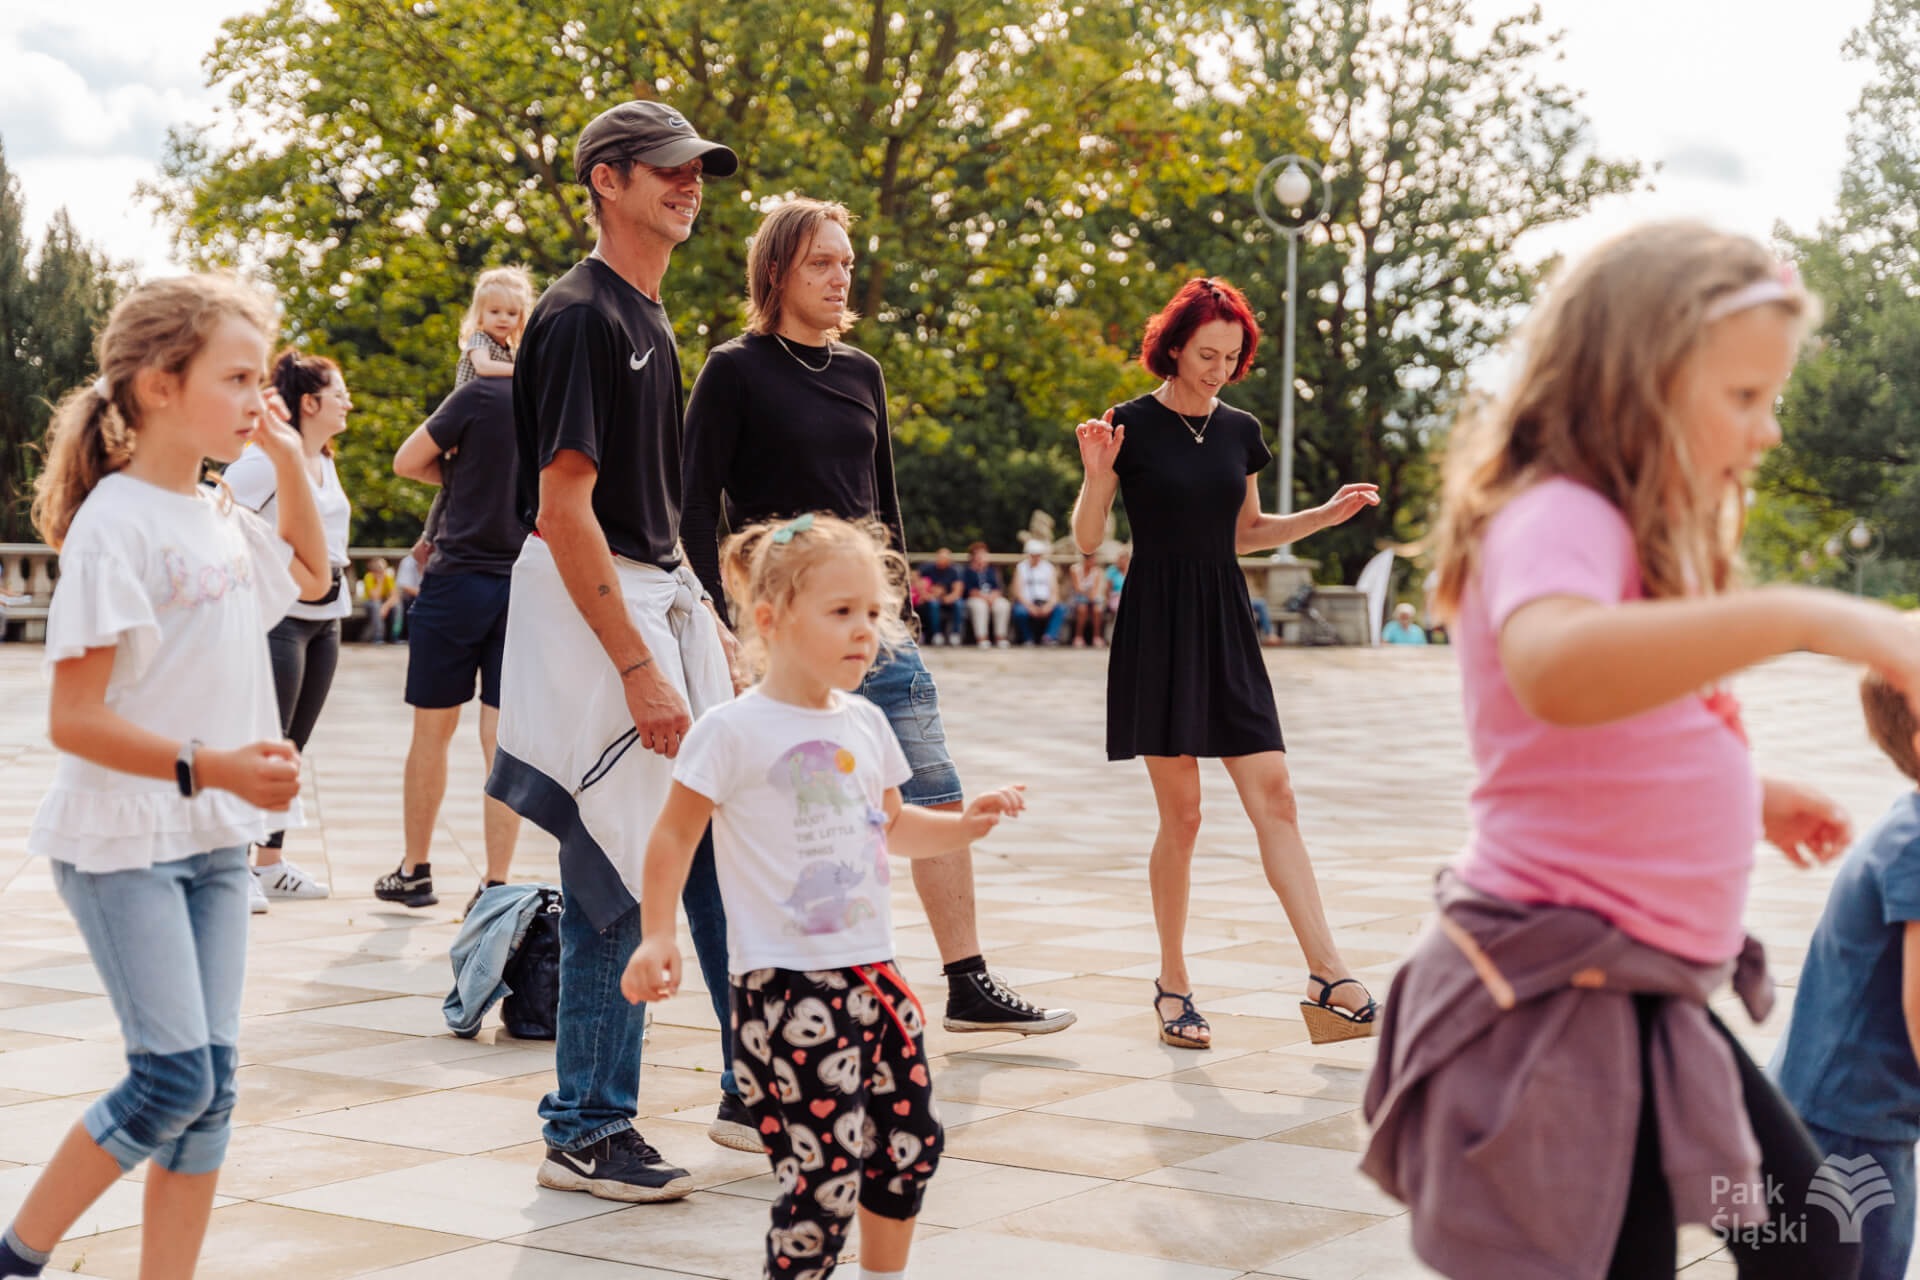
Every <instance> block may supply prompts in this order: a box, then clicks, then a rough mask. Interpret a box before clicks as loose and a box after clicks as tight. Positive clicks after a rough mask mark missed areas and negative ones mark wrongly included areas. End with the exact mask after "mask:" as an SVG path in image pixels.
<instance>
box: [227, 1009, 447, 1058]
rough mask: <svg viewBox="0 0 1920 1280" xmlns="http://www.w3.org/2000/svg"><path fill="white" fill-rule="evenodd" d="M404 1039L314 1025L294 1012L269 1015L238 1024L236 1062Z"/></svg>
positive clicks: (386, 1033)
mask: <svg viewBox="0 0 1920 1280" xmlns="http://www.w3.org/2000/svg"><path fill="white" fill-rule="evenodd" d="M407 1039H409V1037H407V1036H404V1035H400V1034H397V1033H394V1032H389V1031H369V1030H366V1029H365V1028H363V1027H342V1026H336V1025H334V1024H332V1023H326V1022H314V1021H312V1020H310V1019H308V1018H306V1017H304V1016H303V1015H301V1014H297V1013H290V1014H272V1015H268V1016H266V1017H260V1018H247V1019H245V1020H243V1021H242V1022H241V1024H240V1061H241V1062H242V1063H246V1064H251V1063H261V1062H264V1063H278V1062H286V1061H289V1060H291V1059H294V1058H312V1057H317V1056H319V1055H320V1054H323V1053H344V1052H346V1051H347V1050H349V1049H370V1048H374V1047H376V1046H378V1045H383V1044H400V1043H403V1042H404V1041H406V1040H407Z"/></svg>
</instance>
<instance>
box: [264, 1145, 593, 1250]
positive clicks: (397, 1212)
mask: <svg viewBox="0 0 1920 1280" xmlns="http://www.w3.org/2000/svg"><path fill="white" fill-rule="evenodd" d="M272 1203H274V1204H278V1205H283V1206H285V1207H286V1208H289V1209H306V1210H311V1211H313V1212H315V1213H331V1214H337V1215H338V1216H340V1217H343V1218H356V1219H362V1220H366V1221H370V1222H386V1223H392V1224H393V1225H395V1226H402V1227H418V1228H420V1229H422V1230H425V1231H440V1232H445V1233H447V1234H450V1235H459V1236H473V1237H475V1238H478V1239H482V1240H499V1239H504V1238H505V1237H507V1236H514V1235H521V1234H524V1233H526V1232H529V1231H538V1230H540V1229H541V1228H543V1227H552V1226H558V1225H560V1224H561V1223H564V1222H573V1221H577V1220H578V1219H581V1218H590V1217H594V1216H597V1215H599V1214H603V1213H612V1212H614V1211H615V1210H616V1209H619V1208H620V1207H621V1206H620V1205H617V1204H615V1203H613V1202H612V1201H608V1200H600V1199H596V1198H595V1197H593V1196H585V1195H580V1194H577V1193H575V1192H570V1191H550V1190H548V1189H547V1188H545V1187H541V1186H538V1185H536V1183H535V1181H534V1179H533V1178H532V1177H530V1176H529V1175H528V1173H527V1171H526V1170H524V1169H516V1168H513V1167H512V1166H509V1165H506V1164H502V1163H500V1162H498V1161H494V1160H480V1159H476V1158H472V1157H466V1158H461V1159H455V1160H439V1161H435V1162H433V1163H431V1164H418V1165H412V1166H410V1167H407V1168H400V1169H390V1170H388V1171H386V1172H384V1173H373V1174H368V1175H365V1176H363V1177H357V1178H348V1179H345V1180H342V1181H339V1182H331V1183H328V1184H327V1185H325V1186H319V1187H313V1188H310V1189H308V1190H305V1191H291V1192H287V1193H285V1194H283V1195H278V1196H275V1197H273V1198H272Z"/></svg>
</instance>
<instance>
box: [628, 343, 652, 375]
mask: <svg viewBox="0 0 1920 1280" xmlns="http://www.w3.org/2000/svg"><path fill="white" fill-rule="evenodd" d="M651 359H653V348H652V347H648V348H647V354H645V355H643V356H638V355H635V356H628V357H627V368H629V369H632V370H633V371H634V372H636V373H638V372H639V371H640V370H642V369H644V368H646V367H647V361H649V360H651Z"/></svg>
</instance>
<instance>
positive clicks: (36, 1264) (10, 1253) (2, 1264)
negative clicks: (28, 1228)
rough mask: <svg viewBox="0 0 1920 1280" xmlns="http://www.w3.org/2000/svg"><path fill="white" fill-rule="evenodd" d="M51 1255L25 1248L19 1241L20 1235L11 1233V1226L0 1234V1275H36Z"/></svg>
mask: <svg viewBox="0 0 1920 1280" xmlns="http://www.w3.org/2000/svg"><path fill="white" fill-rule="evenodd" d="M51 1256H52V1255H51V1254H45V1253H41V1252H40V1251H39V1250H38V1249H29V1248H27V1246H26V1245H24V1244H22V1243H21V1242H20V1237H19V1236H17V1235H15V1234H14V1233H13V1228H12V1227H8V1228H7V1232H6V1234H5V1235H0V1276H37V1275H39V1274H40V1269H41V1268H42V1267H44V1266H46V1265H47V1259H48V1258H49V1257H51Z"/></svg>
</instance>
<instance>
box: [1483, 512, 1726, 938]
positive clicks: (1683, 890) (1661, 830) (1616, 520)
mask: <svg viewBox="0 0 1920 1280" xmlns="http://www.w3.org/2000/svg"><path fill="white" fill-rule="evenodd" d="M1641 595H1642V590H1641V584H1640V566H1639V560H1638V557H1637V556H1636V555H1635V554H1634V547H1633V531H1632V529H1631V528H1630V527H1629V525H1628V524H1627V520H1626V517H1625V516H1624V515H1622V514H1621V512H1620V510H1619V509H1618V508H1617V507H1615V506H1614V505H1613V504H1612V503H1610V502H1608V501H1607V500H1606V499H1605V498H1604V497H1602V496H1601V495H1600V494H1598V493H1596V492H1594V491H1593V490H1592V489H1589V488H1587V487H1586V486H1585V485H1582V484H1577V483H1575V482H1574V481H1571V480H1565V479H1552V480H1547V481H1544V482H1542V483H1540V484H1538V485H1535V486H1534V487H1533V488H1531V489H1528V490H1527V491H1526V492H1524V493H1522V494H1520V495H1519V496H1518V497H1515V498H1514V499H1513V500H1512V501H1511V502H1509V503H1508V504H1507V505H1506V507H1505V508H1503V509H1502V510H1501V511H1500V512H1499V514H1498V515H1496V516H1495V517H1494V518H1493V520H1492V521H1491V522H1490V523H1489V524H1488V526H1487V531H1486V535H1485V538H1484V540H1483V542H1482V544H1481V547H1480V559H1479V563H1478V567H1477V571H1476V572H1475V574H1474V576H1473V578H1472V580H1471V581H1470V582H1469V583H1468V584H1467V590H1466V593H1465V596H1464V598H1463V600H1462V602H1461V608H1460V618H1459V623H1458V626H1457V627H1456V628H1455V633H1456V634H1455V638H1456V641H1457V644H1458V651H1459V659H1460V684H1461V692H1462V696H1463V700H1464V701H1465V704H1466V721H1467V737H1468V739H1469V741H1470V743H1471V745H1472V748H1473V759H1474V763H1475V765H1476V766H1477V767H1478V769H1479V779H1478V781H1477V782H1476V783H1475V785H1474V789H1473V799H1472V811H1473V825H1474V830H1473V834H1472V836H1471V837H1469V839H1468V842H1467V847H1466V849H1465V850H1464V851H1463V852H1462V853H1461V855H1460V857H1459V859H1458V860H1457V861H1456V863H1455V870H1456V871H1457V872H1458V873H1459V874H1460V876H1461V878H1462V879H1464V880H1465V881H1466V882H1467V883H1468V884H1470V885H1472V886H1473V887H1474V888H1476V889H1479V890H1480V891H1482V892H1483V893H1490V894H1493V895H1495V896H1496V897H1501V898H1506V899H1509V900H1511V901H1515V902H1530V903H1554V904H1558V905H1562V906H1573V907H1584V908H1586V909H1587V910H1589V911H1593V912H1596V913H1598V914H1599V915H1601V916H1604V917H1605V918H1606V919H1607V920H1609V921H1611V922H1612V923H1613V924H1614V925H1615V926H1617V927H1618V928H1619V929H1621V930H1622V931H1623V932H1625V933H1626V934H1628V935H1629V936H1631V937H1633V938H1636V939H1638V940H1639V941H1641V942H1644V943H1647V944H1648V945H1650V946H1655V947H1659V948H1661V949H1663V950H1666V951H1671V952H1673V953H1674V954H1676V955H1679V956H1683V957H1685V958H1687V959H1689V960H1692V961H1696V962H1699V963H1708V964H1711V963H1716V962H1718V961H1721V960H1726V959H1728V958H1730V957H1732V956H1734V955H1736V954H1738V952H1739V950H1740V943H1741V938H1742V933H1743V931H1742V929H1741V926H1740V919H1741V913H1742V911H1743V909H1744V908H1745V906H1746V898H1747V875H1748V872H1749V870H1750V869H1751V867H1752V866H1753V848H1754V843H1755V842H1756V841H1757V840H1758V839H1759V836H1760V787H1759V781H1758V779H1757V778H1756V776H1755V774H1754V771H1753V761H1752V759H1751V757H1750V756H1749V755H1748V752H1747V747H1746V744H1745V743H1744V742H1743V741H1742V740H1741V739H1740V736H1739V735H1738V734H1737V733H1735V732H1734V730H1733V729H1732V728H1731V727H1730V726H1729V724H1728V723H1727V722H1726V721H1725V720H1723V719H1722V718H1721V717H1720V716H1719V715H1717V714H1715V712H1713V711H1712V710H1710V709H1709V708H1708V706H1707V704H1706V701H1705V699H1703V698H1701V697H1698V696H1694V695H1689V696H1687V697H1685V698H1681V699H1679V700H1678V701H1676V702H1670V703H1668V704H1667V705H1666V706H1663V707H1659V708H1657V709H1655V710H1653V711H1648V712H1644V713H1643V714H1641V715H1637V716H1634V717H1632V718H1631V719H1628V720H1619V721H1615V722H1613V723H1611V724H1604V725H1597V726H1593V727H1588V728H1560V727H1556V726H1554V725H1549V724H1543V723H1542V722H1541V721H1539V720H1536V719H1534V718H1533V717H1532V716H1531V715H1529V714H1527V712H1526V711H1524V710H1523V709H1522V708H1521V706H1520V703H1519V701H1518V700H1517V699H1516V698H1515V697H1514V695H1513V690H1512V689H1510V688H1509V687H1508V686H1507V678H1506V673H1505V672H1504V671H1503V670H1502V669H1501V666H1500V650H1499V635H1500V629H1501V627H1503V626H1504V625H1505V624H1506V621H1507V619H1508V618H1510V617H1512V616H1513V614H1514V612H1515V611H1516V610H1518V609H1519V608H1520V607H1521V606H1522V605H1525V604H1528V603H1530V602H1532V601H1534V600H1539V599H1541V598H1542V597H1545V596H1579V597H1581V598H1583V599H1587V600H1594V601H1598V602H1600V603H1602V604H1617V603H1619V602H1620V601H1623V600H1636V599H1639V598H1640V597H1641Z"/></svg>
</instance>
